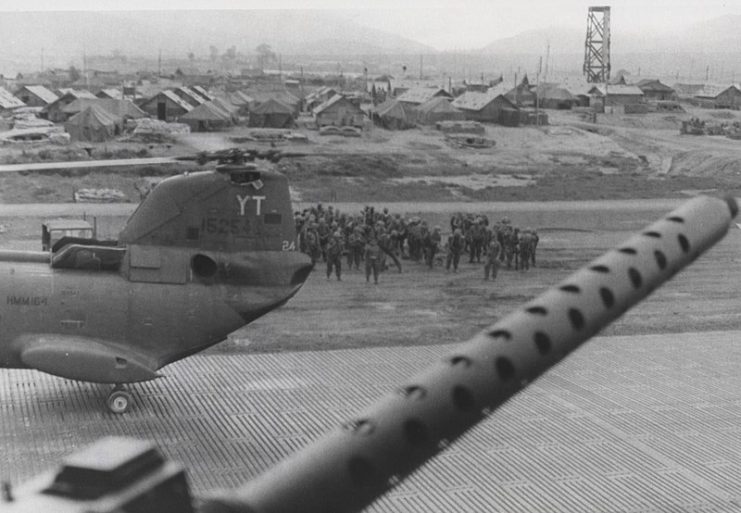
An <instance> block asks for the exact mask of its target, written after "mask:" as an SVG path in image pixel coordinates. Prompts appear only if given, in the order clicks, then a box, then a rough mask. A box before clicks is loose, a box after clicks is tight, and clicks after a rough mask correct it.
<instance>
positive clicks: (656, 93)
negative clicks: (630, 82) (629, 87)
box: [636, 78, 677, 101]
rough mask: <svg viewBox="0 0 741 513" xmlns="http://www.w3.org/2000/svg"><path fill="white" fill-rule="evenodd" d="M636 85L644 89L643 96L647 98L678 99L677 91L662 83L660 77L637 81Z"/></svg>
mask: <svg viewBox="0 0 741 513" xmlns="http://www.w3.org/2000/svg"><path fill="white" fill-rule="evenodd" d="M636 86H638V89H640V90H641V91H643V97H644V98H645V99H646V100H655V101H668V100H676V99H677V93H676V92H675V91H674V89H672V88H671V87H669V86H668V85H666V84H662V83H661V81H660V80H658V79H650V78H646V79H643V80H640V81H639V82H638V83H636Z"/></svg>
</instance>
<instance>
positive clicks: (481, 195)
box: [0, 107, 741, 203]
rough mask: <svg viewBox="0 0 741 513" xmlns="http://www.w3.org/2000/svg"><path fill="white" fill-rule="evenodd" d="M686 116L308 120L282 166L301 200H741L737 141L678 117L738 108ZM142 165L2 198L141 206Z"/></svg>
mask: <svg viewBox="0 0 741 513" xmlns="http://www.w3.org/2000/svg"><path fill="white" fill-rule="evenodd" d="M688 109H689V111H688V112H685V113H650V114H638V115H624V114H617V113H615V114H610V113H608V114H601V115H599V116H598V118H597V123H595V124H593V123H588V122H586V121H585V119H584V116H583V114H580V113H579V112H570V111H548V115H549V118H550V125H549V126H544V127H532V126H531V127H518V128H508V127H503V126H498V125H487V126H486V134H485V136H486V137H487V138H488V139H491V140H494V141H495V142H496V145H495V146H494V147H492V148H484V149H471V148H460V147H458V146H455V145H451V144H450V143H449V142H448V141H447V140H446V138H445V136H444V134H443V133H441V132H439V131H437V130H435V129H434V128H433V127H418V128H415V129H412V130H406V131H389V130H384V129H380V128H375V127H368V128H367V129H366V130H364V131H363V133H362V136H361V137H357V138H355V137H349V138H346V137H342V136H321V135H319V134H318V132H317V131H316V130H310V129H308V126H309V124H310V123H309V121H308V120H307V119H301V120H300V127H301V128H299V129H298V131H300V132H301V133H303V134H304V135H306V136H307V138H308V142H303V143H299V142H291V143H284V144H283V143H279V144H278V145H277V148H278V149H281V150H283V151H284V152H286V153H289V154H293V155H296V156H294V157H291V158H285V159H283V160H282V161H281V162H280V163H279V164H278V167H279V168H280V169H281V170H282V171H283V172H285V173H286V174H287V175H288V176H289V178H290V179H291V183H292V186H293V191H294V195H295V197H296V199H301V200H304V201H323V202H328V201H334V202H336V201H357V202H366V201H547V200H595V199H626V198H656V197H662V198H678V197H687V196H688V195H692V194H694V193H696V192H697V191H728V192H734V193H736V194H737V195H741V161H740V160H739V159H738V156H737V155H738V151H739V148H740V147H741V141H736V140H731V139H728V138H726V137H723V136H690V135H680V133H679V128H680V126H681V122H682V120H686V119H689V118H690V117H691V116H696V117H699V118H701V119H704V120H707V121H713V122H718V123H719V122H726V123H731V122H734V121H738V120H740V119H741V116H739V113H738V112H736V111H712V110H702V109H693V108H691V107H688ZM251 132H252V129H248V128H245V127H236V128H234V129H232V130H231V131H228V132H220V133H193V134H188V135H184V136H179V138H178V139H177V140H173V141H172V142H168V143H164V144H143V143H133V142H122V141H114V142H108V143H97V144H85V145H83V144H80V143H76V144H73V145H72V146H70V147H68V148H60V147H52V146H49V145H45V144H41V143H28V144H27V145H25V146H21V145H13V146H3V147H0V165H1V164H11V163H24V162H34V161H43V162H49V161H55V160H70V159H77V158H86V159H109V158H125V157H126V156H130V157H161V156H176V155H178V156H179V155H185V154H192V153H194V152H198V151H204V150H216V149H222V148H229V147H234V146H237V145H239V146H242V147H252V148H257V149H269V148H271V147H270V146H269V145H267V144H261V143H255V142H252V143H244V144H242V143H239V142H237V141H242V140H244V136H245V135H248V134H250V133H251ZM177 169H178V166H175V168H172V167H171V168H170V169H162V168H161V167H155V166H146V167H143V168H142V167H139V168H136V169H130V170H123V169H118V170H108V171H106V172H102V171H90V170H79V171H77V172H63V173H62V172H59V173H55V172H46V173H43V174H42V173H25V174H15V173H14V174H4V175H2V176H1V177H0V201H2V202H6V203H9V202H12V203H32V202H39V201H48V202H68V201H71V198H72V193H73V191H74V190H76V189H80V188H109V187H113V188H116V189H119V190H121V191H122V192H123V193H124V194H125V195H126V197H127V198H128V199H129V201H138V199H139V193H138V191H137V189H136V184H137V183H138V182H139V183H141V182H142V181H145V180H147V179H148V177H150V176H158V175H162V174H167V173H172V172H173V171H174V170H177Z"/></svg>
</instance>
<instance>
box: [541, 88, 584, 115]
mask: <svg viewBox="0 0 741 513" xmlns="http://www.w3.org/2000/svg"><path fill="white" fill-rule="evenodd" d="M535 94H536V96H537V105H538V106H539V107H542V108H544V109H560V110H568V109H571V107H573V106H574V105H575V104H577V103H578V101H577V100H576V98H574V95H572V94H571V93H570V92H569V91H568V90H567V89H566V88H563V87H558V86H553V85H545V86H539V87H537V88H536V89H535Z"/></svg>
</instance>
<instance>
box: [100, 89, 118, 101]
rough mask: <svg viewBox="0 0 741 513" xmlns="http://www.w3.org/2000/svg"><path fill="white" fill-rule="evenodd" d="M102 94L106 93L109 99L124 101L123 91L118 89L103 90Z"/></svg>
mask: <svg viewBox="0 0 741 513" xmlns="http://www.w3.org/2000/svg"><path fill="white" fill-rule="evenodd" d="M100 92H101V93H105V95H106V96H108V97H109V98H113V99H114V100H123V91H121V89H118V88H116V87H110V88H107V89H101V91H100Z"/></svg>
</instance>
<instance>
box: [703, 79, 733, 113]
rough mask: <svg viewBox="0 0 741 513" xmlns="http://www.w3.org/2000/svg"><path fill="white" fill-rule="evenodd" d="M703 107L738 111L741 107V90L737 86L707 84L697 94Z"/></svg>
mask: <svg viewBox="0 0 741 513" xmlns="http://www.w3.org/2000/svg"><path fill="white" fill-rule="evenodd" d="M694 97H695V99H696V100H698V101H699V103H700V105H701V106H703V107H708V108H711V109H738V108H739V107H741V89H739V88H738V87H736V86H735V85H730V86H729V85H715V84H705V85H704V86H703V88H702V89H700V90H699V91H697V92H696V93H695V96H694Z"/></svg>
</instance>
